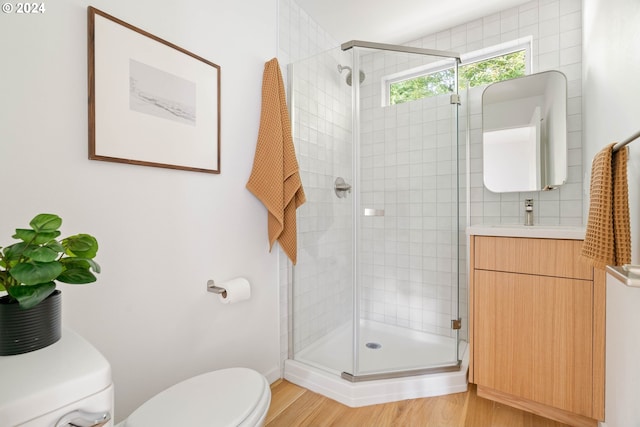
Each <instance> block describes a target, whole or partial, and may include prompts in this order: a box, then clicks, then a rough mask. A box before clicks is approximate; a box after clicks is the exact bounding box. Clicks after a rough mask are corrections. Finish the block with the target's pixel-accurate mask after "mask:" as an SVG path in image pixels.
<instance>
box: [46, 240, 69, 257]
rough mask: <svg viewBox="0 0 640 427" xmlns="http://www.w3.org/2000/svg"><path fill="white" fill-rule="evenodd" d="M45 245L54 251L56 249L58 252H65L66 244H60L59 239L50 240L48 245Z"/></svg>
mask: <svg viewBox="0 0 640 427" xmlns="http://www.w3.org/2000/svg"><path fill="white" fill-rule="evenodd" d="M44 246H45V247H47V248H49V249H51V250H52V251H56V252H58V253H60V254H61V253H64V246H62V245H61V244H60V242H58V241H57V240H52V241H50V242H48V243H47V244H46V245H44Z"/></svg>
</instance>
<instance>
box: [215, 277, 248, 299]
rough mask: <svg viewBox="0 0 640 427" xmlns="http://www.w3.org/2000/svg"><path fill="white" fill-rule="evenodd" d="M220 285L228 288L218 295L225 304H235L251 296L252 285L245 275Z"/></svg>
mask: <svg viewBox="0 0 640 427" xmlns="http://www.w3.org/2000/svg"><path fill="white" fill-rule="evenodd" d="M218 286H220V287H221V288H224V289H226V290H227V292H225V293H222V294H219V295H218V298H219V299H220V302H221V303H223V304H233V303H236V302H240V301H245V300H248V299H249V298H251V286H250V285H249V281H248V280H247V279H245V278H244V277H236V278H235V279H231V280H229V281H228V282H225V283H222V284H219V285H218Z"/></svg>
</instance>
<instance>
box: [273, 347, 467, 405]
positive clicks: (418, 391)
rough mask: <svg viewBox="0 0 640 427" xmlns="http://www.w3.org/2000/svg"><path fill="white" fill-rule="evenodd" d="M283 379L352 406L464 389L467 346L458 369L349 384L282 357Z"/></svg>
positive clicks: (463, 390)
mask: <svg viewBox="0 0 640 427" xmlns="http://www.w3.org/2000/svg"><path fill="white" fill-rule="evenodd" d="M284 366H285V367H284V378H285V379H286V380H287V381H289V382H292V383H293V384H296V385H298V386H300V387H304V388H306V389H308V390H311V391H313V392H315V393H319V394H322V395H323V396H326V397H328V398H330V399H333V400H336V401H338V402H340V403H342V404H343V405H347V406H349V407H352V408H357V407H360V406H368V405H376V404H379V403H388V402H395V401H399V400H406V399H418V398H422V397H433V396H442V395H446V394H452V393H462V392H465V391H467V385H468V381H467V371H468V368H469V352H468V346H466V345H465V346H464V355H463V357H462V363H461V366H460V370H459V371H454V372H440V373H433V374H428V375H420V376H414V377H402V378H390V379H384V380H373V381H363V382H356V383H352V382H349V381H346V380H344V379H342V378H340V376H338V375H333V374H331V373H329V372H326V371H324V370H322V369H318V368H315V367H313V366H309V365H307V364H305V363H302V362H298V361H296V360H285V365H284Z"/></svg>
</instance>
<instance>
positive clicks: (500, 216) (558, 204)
mask: <svg viewBox="0 0 640 427" xmlns="http://www.w3.org/2000/svg"><path fill="white" fill-rule="evenodd" d="M279 34H280V36H279V51H278V57H279V60H280V64H281V66H282V67H283V72H284V73H285V78H286V64H288V63H291V62H296V61H298V60H299V59H302V58H308V57H311V56H312V55H315V54H317V53H318V52H321V51H325V50H328V49H330V48H333V47H336V46H339V44H340V43H341V42H344V41H345V40H339V41H337V40H334V39H332V38H331V36H330V35H328V34H327V33H326V32H324V31H323V30H322V28H320V27H319V26H318V25H317V24H316V23H315V22H314V21H313V20H312V19H311V18H310V17H309V16H308V15H307V14H306V13H305V12H304V11H303V10H302V9H300V8H299V7H298V5H297V4H296V3H295V1H294V0H279ZM526 36H531V37H532V40H533V49H532V66H533V72H539V71H545V70H552V69H555V70H560V71H562V72H563V73H565V75H566V76H567V79H568V81H569V103H568V108H569V121H568V131H569V140H568V144H569V145H568V148H569V153H568V160H569V170H568V182H567V184H566V185H563V186H562V187H560V189H558V190H555V191H550V192H534V193H504V194H495V193H492V192H490V191H488V190H486V189H485V188H484V186H483V184H482V146H481V139H482V136H481V128H482V121H481V112H482V110H481V104H480V97H481V93H482V89H483V88H481V87H480V88H474V89H472V90H470V91H469V94H468V97H467V93H465V92H462V93H461V95H462V101H463V103H462V105H461V107H460V114H461V118H460V125H461V126H460V141H461V143H465V139H466V137H467V132H466V129H467V126H466V123H467V111H469V117H468V119H469V120H468V121H469V146H468V151H467V150H466V149H463V150H461V159H460V170H461V171H465V170H467V165H468V168H469V169H468V170H469V172H470V173H469V174H468V175H464V176H461V177H460V182H461V184H462V191H463V198H462V202H463V203H462V205H461V215H462V217H463V225H464V223H465V222H466V221H467V219H465V218H466V211H467V204H466V201H467V200H468V201H469V205H468V207H469V209H468V210H469V218H468V221H469V223H470V224H483V223H521V222H522V221H523V218H524V216H523V206H522V203H523V201H524V199H525V198H533V199H534V203H535V211H534V213H535V217H536V222H537V223H540V224H562V225H582V223H583V218H582V210H583V209H582V205H583V179H582V174H583V165H582V160H581V159H582V143H581V140H582V134H581V132H582V123H581V96H582V91H581V87H582V82H581V59H582V58H581V40H582V28H581V1H580V0H537V1H531V2H528V3H525V4H524V5H522V6H520V7H516V8H512V9H508V10H505V11H503V12H500V13H497V14H493V15H490V16H486V17H484V18H482V19H478V20H475V21H472V22H469V23H466V24H464V25H460V26H457V27H454V28H451V29H448V30H445V31H440V32H438V33H436V34H431V35H427V36H425V37H423V38H420V39H418V40H415V41H412V42H409V43H406V44H407V45H409V46H416V47H423V48H430V49H440V50H451V51H456V52H460V53H467V52H472V51H475V50H478V49H482V48H485V47H490V46H494V45H497V44H499V43H502V42H508V41H512V40H515V39H519V38H522V37H526ZM371 41H378V40H371ZM383 42H384V41H383ZM336 60H340V58H336ZM334 65H335V64H334ZM327 67H329V65H327ZM362 67H363V69H364V67H365V66H364V65H363V66H362ZM327 70H330V69H329V68H327ZM336 74H337V73H336ZM337 77H338V76H336V78H337ZM318 84H319V85H322V83H318ZM326 84H327V85H329V84H331V85H334V84H335V85H336V87H337V85H338V84H339V81H338V80H336V81H335V82H334V80H333V77H332V78H331V80H330V83H326ZM321 89H323V90H324V89H326V90H333V89H327V88H321ZM325 106H326V107H327V109H326V110H324V111H325V112H324V113H319V112H317V114H328V115H329V116H331V115H333V112H332V106H331V105H329V104H325ZM310 108H314V107H310ZM403 108H409V109H411V108H412V107H411V106H408V107H403ZM414 108H416V107H414ZM326 118H327V119H328V118H329V117H326ZM396 120H397V119H396ZM401 120H402V119H401ZM309 125H310V129H311V130H312V132H311V134H310V136H309V138H316V136H311V135H312V134H315V129H314V128H313V127H314V126H316V127H317V128H319V127H321V126H322V125H320V122H317V123H315V122H313V121H312V122H310V124H309ZM325 130H326V128H325ZM296 149H297V150H298V151H299V152H300V149H301V147H298V146H296ZM467 152H468V156H467ZM328 153H329V151H324V150H318V151H313V152H308V153H306V154H305V155H308V156H309V159H308V161H309V162H312V164H314V165H315V166H314V167H315V168H316V170H315V171H314V172H313V175H314V176H315V178H313V179H315V180H316V181H315V182H316V183H320V182H321V181H322V180H326V179H329V178H328V177H329V176H335V175H334V172H335V171H322V173H320V172H319V169H322V167H324V166H320V165H325V166H326V167H328V165H329V164H330V163H331V162H330V161H329V159H328V158H327V157H326V156H327V155H328ZM314 156H319V157H321V159H316V160H321V161H316V160H311V159H312V158H314ZM322 156H324V157H322ZM306 161H307V160H306V159H304V157H303V158H301V163H302V162H306ZM323 162H326V163H323ZM310 164H311V163H310ZM346 178H347V177H345V179H346ZM310 179H312V178H311V176H309V177H308V178H305V176H303V183H304V185H305V189H308V190H307V191H312V192H315V191H316V190H319V189H315V188H314V185H315V184H312V182H311V181H310ZM323 185H324V184H323ZM467 188H468V189H469V190H468V191H467ZM334 197H335V196H334ZM465 199H466V200H465ZM423 200H424V199H423ZM307 208H308V207H307ZM339 208H341V206H340V207H339ZM339 208H338V209H339ZM324 209H334V207H331V208H330V207H329V204H327V203H325V205H324ZM409 209H411V208H409ZM334 213H335V212H334ZM378 219H379V218H375V220H378ZM314 221H315V220H314ZM317 221H320V222H321V221H323V220H322V219H320V217H318V218H317ZM307 226H308V227H310V228H309V229H306V228H305V232H308V233H314V231H313V227H315V225H305V226H304V227H307ZM375 227H376V225H374V227H373V229H375ZM409 227H410V225H409ZM345 232H347V230H345ZM309 235H311V234H309ZM317 237H318V236H315V238H317ZM459 238H460V242H461V243H462V244H463V245H465V244H466V238H465V236H464V233H462V234H461V235H460V237H459ZM327 241H330V239H327ZM299 244H301V246H304V245H305V244H306V243H305V237H304V236H303V234H301V235H300V238H299ZM330 245H336V243H335V242H332V243H330ZM334 248H335V246H334ZM319 250H320V249H319ZM331 250H333V249H331V246H329V247H328V248H325V249H322V251H323V252H324V253H325V254H326V253H328V252H327V251H331ZM466 252H467V249H466V248H465V246H463V248H462V249H461V255H462V260H463V263H462V265H461V267H460V268H461V270H460V271H461V284H462V289H461V293H460V300H461V315H462V317H463V325H466V323H467V322H466V313H467V308H466V307H467V306H466V302H467V301H466V300H467V294H466V290H465V289H466V283H467V279H466V273H467V271H466V270H467V265H466V261H465V260H466V255H465V254H466ZM423 254H424V248H423ZM384 258H386V257H378V259H376V265H378V260H381V261H382V262H383V264H382V265H380V266H379V267H376V268H378V269H385V268H386V266H387V265H389V264H387V263H386V262H387V261H385V259H384ZM280 260H281V261H280V262H281V264H280V272H281V274H280V289H281V292H280V295H281V298H280V301H281V338H282V341H281V343H282V359H283V360H284V359H286V358H287V351H288V346H287V345H288V344H287V343H288V335H287V330H288V323H289V321H290V320H291V319H289V317H288V305H289V300H288V294H287V292H288V291H287V289H288V285H289V284H290V282H291V280H292V274H293V273H292V269H291V266H290V264H289V263H288V262H287V258H286V256H281V257H280ZM393 262H396V263H397V262H398V259H397V258H396V260H395V261H393ZM401 262H402V263H405V264H406V263H407V262H408V263H409V266H411V263H412V262H414V263H415V262H416V261H415V260H413V261H412V258H411V257H409V258H408V259H406V258H403V259H402V260H401ZM422 262H424V261H422ZM299 263H301V261H299ZM296 269H298V267H296ZM296 274H298V273H296ZM308 274H317V278H318V281H317V285H316V286H317V287H319V288H321V287H323V286H325V284H324V283H323V280H322V279H321V278H322V277H323V276H322V274H323V273H321V270H318V271H317V272H309V273H308ZM349 277H350V275H349ZM375 286H381V285H379V284H378V285H375ZM385 286H386V285H385ZM308 292H309V298H311V296H312V294H313V293H314V292H315V293H317V292H318V291H317V290H314V289H310V290H309V291H308ZM409 292H410V293H411V287H409ZM430 292H433V291H430ZM435 292H436V296H437V290H436V291H435ZM374 294H375V295H374ZM345 298H346V297H345ZM394 299H396V300H397V302H398V303H399V304H396V305H395V307H394V305H393V300H394ZM443 300H445V299H443ZM308 301H309V305H310V306H314V310H313V311H314V312H315V313H319V312H322V311H323V310H329V309H335V307H329V306H330V305H332V304H335V301H334V302H332V301H331V299H324V300H323V301H324V302H322V301H318V302H317V303H312V302H311V301H312V300H311V299H309V300H308ZM369 302H370V303H371V304H370V306H371V307H372V311H371V313H370V314H371V316H372V317H375V318H378V319H380V320H381V319H382V316H384V318H385V320H388V317H391V318H393V317H395V319H396V320H399V321H400V322H399V323H400V324H405V325H406V324H407V322H408V325H409V326H412V325H413V326H417V321H416V322H412V314H411V313H412V304H416V303H411V302H409V306H408V307H409V308H408V315H407V308H406V301H405V300H404V299H402V298H400V299H399V298H398V297H396V298H393V297H391V296H390V295H389V294H387V293H386V291H385V292H382V293H380V292H376V293H370V294H369ZM403 304H404V306H403ZM428 304H434V303H433V302H430V303H428ZM435 304H436V306H435V307H433V308H434V309H435V313H436V315H435V317H436V327H438V321H437V318H438V314H437V313H439V312H441V311H443V308H442V306H443V305H447V306H448V304H446V303H444V304H443V303H442V302H435ZM373 307H375V308H373ZM422 308H424V307H422ZM422 308H421V309H420V311H421V312H423V311H422ZM394 313H395V314H394ZM388 314H391V316H388ZM417 315H418V314H417V312H414V317H413V318H414V319H415V318H416V317H415V316H417ZM314 316H315V315H313V314H312V315H311V316H310V319H314V318H315V317H314ZM428 317H433V314H428ZM440 317H441V318H440V324H442V322H443V320H444V316H440ZM296 322H297V321H296ZM420 323H422V324H423V325H424V323H425V322H424V315H423V318H422V322H420ZM312 334H313V333H312ZM302 339H304V338H302ZM312 339H313V338H311V335H310V337H309V340H312Z"/></svg>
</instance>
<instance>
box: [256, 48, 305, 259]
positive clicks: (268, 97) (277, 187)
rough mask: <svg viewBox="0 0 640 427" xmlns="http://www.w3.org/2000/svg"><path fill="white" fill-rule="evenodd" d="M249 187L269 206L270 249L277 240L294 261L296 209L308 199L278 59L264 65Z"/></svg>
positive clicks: (295, 249)
mask: <svg viewBox="0 0 640 427" xmlns="http://www.w3.org/2000/svg"><path fill="white" fill-rule="evenodd" d="M247 189H248V190H249V191H251V192H252V193H253V194H254V195H255V196H256V197H257V198H258V199H260V201H261V202H262V203H263V204H264V206H265V207H266V208H267V212H268V233H269V250H270V251H271V249H272V248H273V244H274V243H275V241H276V240H277V241H278V242H279V243H280V247H281V248H282V250H284V252H285V253H286V254H287V256H288V257H289V259H291V261H292V262H293V263H294V264H295V263H296V261H297V251H298V250H297V247H298V245H297V232H296V209H297V208H298V207H299V206H300V205H302V204H303V203H304V202H305V201H306V198H305V195H304V189H303V188H302V181H301V180H300V173H299V168H298V161H297V160H296V153H295V149H294V147H293V138H292V136H291V123H290V121H289V111H288V110H287V102H286V98H285V92H284V83H283V81H282V75H281V74H280V65H279V64H278V60H277V59H276V58H273V59H271V60H270V61H268V62H267V63H266V64H265V66H264V75H263V78H262V111H261V114H260V129H259V130H258V143H257V145H256V153H255V157H254V159H253V169H252V170H251V176H250V177H249V181H248V182H247Z"/></svg>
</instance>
